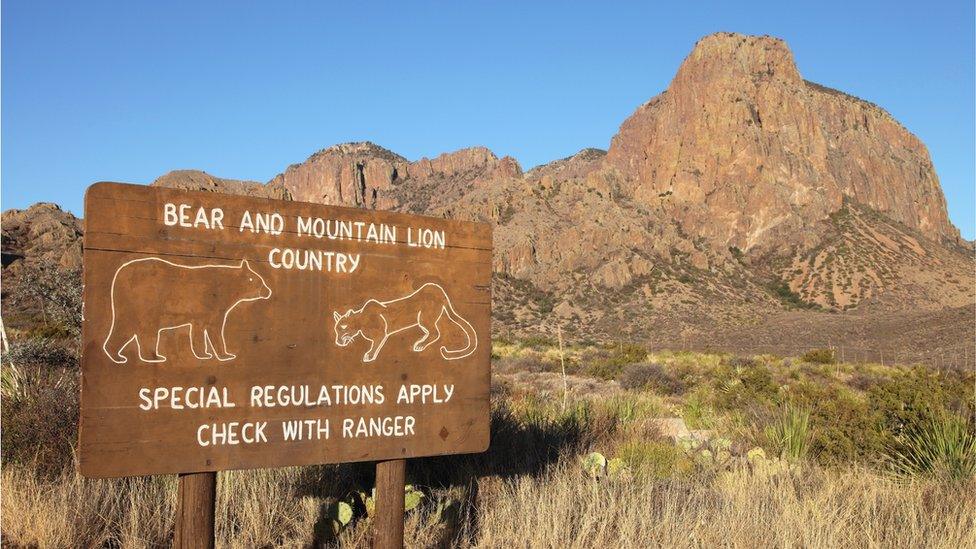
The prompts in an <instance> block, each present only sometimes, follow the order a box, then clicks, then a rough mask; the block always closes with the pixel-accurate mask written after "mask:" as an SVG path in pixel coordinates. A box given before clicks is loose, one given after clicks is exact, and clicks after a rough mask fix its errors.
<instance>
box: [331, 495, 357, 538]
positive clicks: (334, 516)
mask: <svg viewBox="0 0 976 549" xmlns="http://www.w3.org/2000/svg"><path fill="white" fill-rule="evenodd" d="M329 515H330V516H329V518H330V519H331V523H332V532H333V533H335V534H338V533H339V532H341V531H342V529H343V528H345V527H346V526H348V525H349V523H350V522H351V521H352V506H351V505H349V504H348V503H346V502H345V501H337V502H335V503H333V504H332V505H331V506H330V507H329Z"/></svg>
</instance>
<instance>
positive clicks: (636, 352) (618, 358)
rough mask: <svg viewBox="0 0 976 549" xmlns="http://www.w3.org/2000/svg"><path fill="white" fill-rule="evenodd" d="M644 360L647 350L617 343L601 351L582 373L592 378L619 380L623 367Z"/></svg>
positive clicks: (637, 346)
mask: <svg viewBox="0 0 976 549" xmlns="http://www.w3.org/2000/svg"><path fill="white" fill-rule="evenodd" d="M644 360H647V349H645V348H643V347H641V346H639V345H632V344H625V343H618V344H616V345H613V346H610V347H606V348H604V349H602V351H601V352H600V353H599V355H598V356H595V357H593V358H592V359H591V362H590V363H589V364H587V365H586V367H585V369H584V371H585V372H586V373H587V374H588V375H591V376H593V377H599V378H602V379H619V378H620V376H621V374H623V370H624V367H625V366H627V365H629V364H633V363H635V362H643V361H644Z"/></svg>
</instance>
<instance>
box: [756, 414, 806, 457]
mask: <svg viewBox="0 0 976 549" xmlns="http://www.w3.org/2000/svg"><path fill="white" fill-rule="evenodd" d="M765 434H766V439H767V440H768V441H769V445H770V447H771V448H772V449H773V450H774V451H775V452H776V453H778V454H779V456H780V457H781V458H782V459H786V460H790V461H800V460H802V459H803V458H805V457H806V455H807V450H808V449H809V448H810V411H809V410H806V409H803V408H797V407H795V406H790V405H786V406H784V407H783V408H782V410H781V411H780V413H779V415H778V416H777V417H776V418H775V419H774V420H773V423H772V424H771V425H769V426H768V427H766V429H765Z"/></svg>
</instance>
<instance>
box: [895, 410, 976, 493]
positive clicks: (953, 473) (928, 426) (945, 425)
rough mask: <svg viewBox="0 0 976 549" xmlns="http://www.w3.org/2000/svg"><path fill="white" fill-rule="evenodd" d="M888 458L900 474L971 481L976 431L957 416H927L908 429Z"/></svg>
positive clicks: (975, 467) (974, 470)
mask: <svg viewBox="0 0 976 549" xmlns="http://www.w3.org/2000/svg"><path fill="white" fill-rule="evenodd" d="M888 457H889V459H890V461H891V464H892V466H893V468H894V470H895V471H896V472H897V473H899V474H901V475H905V476H916V475H927V476H934V477H938V478H943V479H947V480H967V479H971V478H973V477H974V476H976V428H974V425H973V422H972V421H971V420H969V419H967V418H965V417H962V416H960V415H958V414H953V413H949V412H940V413H933V414H928V415H927V417H926V418H925V419H923V420H922V421H920V422H919V423H918V424H916V425H910V426H908V428H907V429H906V430H905V432H904V433H903V434H902V435H901V436H900V437H898V441H897V443H896V444H895V445H893V446H892V447H891V448H889V453H888Z"/></svg>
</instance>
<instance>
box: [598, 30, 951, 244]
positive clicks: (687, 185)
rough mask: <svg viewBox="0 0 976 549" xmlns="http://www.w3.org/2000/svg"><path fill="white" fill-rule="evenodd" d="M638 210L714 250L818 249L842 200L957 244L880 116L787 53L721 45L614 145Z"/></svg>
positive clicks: (905, 142) (909, 143) (931, 174)
mask: <svg viewBox="0 0 976 549" xmlns="http://www.w3.org/2000/svg"><path fill="white" fill-rule="evenodd" d="M607 164H608V165H609V166H611V167H613V168H614V169H615V170H616V171H617V172H618V173H619V175H620V176H621V178H622V180H623V181H624V184H623V185H622V186H621V187H622V189H624V190H625V192H628V193H629V194H630V195H631V196H633V198H634V200H635V201H637V202H640V203H642V204H645V205H648V206H650V207H656V208H661V209H662V210H664V211H666V212H667V213H668V215H669V216H670V217H673V218H674V219H676V221H677V222H678V223H679V225H680V226H681V228H682V230H683V231H684V232H685V233H687V234H695V235H700V236H702V237H703V238H705V239H707V240H708V241H710V242H712V243H714V244H715V245H717V246H735V247H737V248H739V249H741V250H743V251H749V250H751V249H753V248H754V247H761V248H765V249H772V250H775V249H777V248H780V247H781V246H783V244H784V243H790V244H802V245H812V244H815V241H816V239H815V238H814V237H811V236H810V235H809V234H805V232H806V231H807V230H808V229H809V228H810V227H812V226H814V225H817V224H819V223H820V222H822V221H823V220H824V219H825V218H826V217H827V216H828V215H829V214H831V213H833V212H836V211H838V210H840V208H841V206H842V204H843V202H844V199H845V198H847V199H851V200H852V201H854V202H857V203H860V204H863V205H866V206H868V207H870V208H873V209H875V210H878V211H880V212H883V213H885V214H887V215H888V216H890V217H891V218H892V219H894V220H895V221H899V222H901V223H904V224H905V225H907V226H909V227H912V228H915V229H918V230H919V231H921V232H922V233H923V234H925V235H927V236H929V237H931V238H933V239H937V240H946V241H952V242H955V241H956V240H957V239H958V237H959V232H958V230H957V229H956V228H955V227H953V226H952V225H951V223H950V222H949V219H948V216H947V213H946V206H945V198H944V196H943V194H942V190H941V188H940V186H939V180H938V178H937V177H936V175H935V171H934V169H933V167H932V161H931V159H930V158H929V154H928V151H927V150H926V148H925V145H923V144H922V142H921V141H919V140H918V138H916V137H915V136H914V135H912V134H911V133H910V132H908V131H907V130H906V129H905V128H903V127H902V126H901V125H900V124H898V122H896V121H895V120H894V119H893V118H892V117H891V116H890V115H889V114H888V113H887V112H885V111H884V110H882V109H880V108H879V107H877V106H875V105H873V104H871V103H868V102H866V101H862V100H860V99H857V98H854V97H851V96H848V95H846V94H843V93H841V92H838V91H835V90H831V89H829V88H825V87H823V86H820V85H817V84H813V83H811V82H807V81H805V80H803V78H802V77H801V76H800V72H799V71H798V70H797V67H796V64H795V62H794V60H793V55H792V53H791V52H790V50H789V48H787V46H786V44H785V43H784V42H783V41H781V40H778V39H775V38H770V37H765V36H764V37H753V36H742V35H736V34H725V33H723V34H715V35H711V36H707V37H705V38H703V39H702V40H701V41H699V42H698V44H696V46H695V48H694V50H693V51H692V52H691V55H689V56H688V58H687V59H686V60H685V61H684V63H683V64H682V65H681V68H680V69H679V70H678V73H677V75H676V76H675V78H674V80H673V81H672V82H671V85H670V86H669V87H668V89H667V90H666V91H665V92H664V93H662V94H661V95H659V96H657V97H655V98H654V99H652V100H651V101H649V102H648V103H646V104H644V105H642V106H641V107H640V108H639V109H638V110H637V112H635V113H634V114H633V115H632V116H631V117H630V118H629V119H628V120H627V121H626V122H624V124H623V125H622V126H621V128H620V133H619V134H618V135H617V136H615V137H614V138H613V142H612V144H611V146H610V151H609V153H608V155H607Z"/></svg>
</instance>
